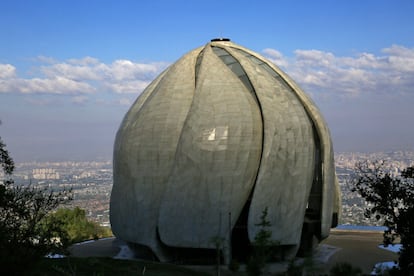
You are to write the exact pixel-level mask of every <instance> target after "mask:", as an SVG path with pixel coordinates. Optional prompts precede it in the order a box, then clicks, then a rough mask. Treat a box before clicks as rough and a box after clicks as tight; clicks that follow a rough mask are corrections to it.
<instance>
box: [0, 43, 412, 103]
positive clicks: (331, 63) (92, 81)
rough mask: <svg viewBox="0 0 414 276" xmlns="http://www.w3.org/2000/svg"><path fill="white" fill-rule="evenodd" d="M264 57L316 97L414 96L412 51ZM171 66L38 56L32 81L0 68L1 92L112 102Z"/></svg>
mask: <svg viewBox="0 0 414 276" xmlns="http://www.w3.org/2000/svg"><path fill="white" fill-rule="evenodd" d="M263 53H264V55H265V56H266V57H267V58H268V59H270V60H271V61H272V62H274V63H275V64H276V65H278V66H280V67H281V68H282V69H283V70H285V71H286V72H287V73H288V74H289V75H291V76H292V78H293V79H294V80H296V81H297V82H298V83H299V84H300V85H301V86H302V87H303V88H304V89H305V90H306V91H307V92H308V93H311V94H312V95H321V96H327V95H328V96H329V95H340V96H344V97H349V96H352V97H358V96H360V95H364V94H369V93H375V94H391V93H393V94H397V93H400V94H401V93H403V94H408V93H412V92H413V91H412V88H413V87H414V78H413V77H412V76H413V75H414V49H411V48H406V47H403V46H399V45H392V46H390V47H388V48H384V49H382V51H381V53H380V54H374V53H369V52H364V53H359V54H355V55H352V56H336V55H335V54H334V53H331V52H324V51H320V50H315V49H312V50H303V49H299V50H296V51H294V52H293V57H286V56H284V55H283V54H282V53H281V52H279V51H277V50H275V49H271V48H266V49H264V50H263ZM167 66H168V63H166V62H148V63H139V62H134V61H131V60H127V59H118V60H114V61H113V62H111V63H104V62H102V61H100V60H99V59H97V58H94V57H90V56H86V57H83V58H79V59H68V60H64V61H58V60H56V59H55V58H52V57H45V56H39V57H37V58H36V66H34V70H33V69H32V70H31V71H30V72H28V73H30V74H31V75H29V76H26V75H24V73H25V72H23V74H22V73H21V72H20V71H19V73H18V70H17V68H16V67H15V66H14V65H12V64H0V92H2V93H22V94H56V95H71V96H72V98H69V99H71V101H72V102H73V103H83V102H85V101H86V100H87V98H86V97H85V95H86V94H93V93H94V94H95V95H94V96H93V97H94V99H93V100H94V101H98V100H99V99H101V98H104V97H106V96H104V95H103V94H104V93H106V94H108V93H109V94H111V93H113V94H112V96H111V97H112V98H114V97H115V98H117V97H119V96H114V95H117V94H136V95H138V94H139V93H141V92H142V90H143V89H144V88H145V87H146V86H147V85H148V84H149V83H150V82H151V81H152V80H153V79H154V78H155V77H156V76H157V75H158V74H159V73H160V72H161V71H162V70H163V69H165V68H166V67H167ZM32 68H33V67H32ZM126 97H129V96H126ZM89 98H90V96H89ZM118 102H119V103H121V104H125V103H126V101H123V100H122V101H121V100H118Z"/></svg>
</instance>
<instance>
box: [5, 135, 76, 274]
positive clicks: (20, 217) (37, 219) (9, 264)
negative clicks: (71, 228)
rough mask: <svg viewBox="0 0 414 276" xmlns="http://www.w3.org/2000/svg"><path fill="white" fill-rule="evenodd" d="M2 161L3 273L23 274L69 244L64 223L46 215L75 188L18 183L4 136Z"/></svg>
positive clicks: (66, 198)
mask: <svg viewBox="0 0 414 276" xmlns="http://www.w3.org/2000/svg"><path fill="white" fill-rule="evenodd" d="M0 165H1V170H0V176H1V175H2V177H1V178H0V274H4V275H6V273H2V272H7V274H14V273H16V274H22V271H23V270H24V269H28V268H30V265H31V264H33V263H34V262H35V261H37V260H38V259H39V258H41V257H43V256H45V255H46V254H48V253H56V252H59V251H61V250H63V249H64V248H65V247H66V243H67V240H68V239H67V236H66V235H65V233H64V232H63V231H62V228H61V225H60V224H59V223H57V221H48V222H45V220H44V218H45V217H46V215H47V214H48V213H50V212H51V211H52V210H54V209H56V208H57V207H58V206H59V205H60V204H63V203H66V202H68V201H69V200H70V199H71V191H70V190H62V191H58V192H54V191H51V190H47V189H45V188H38V187H35V186H33V185H26V186H21V185H15V183H14V181H13V178H12V176H13V171H14V162H13V159H12V158H11V157H10V155H9V152H8V151H7V149H6V145H5V144H4V143H3V141H2V139H1V137H0Z"/></svg>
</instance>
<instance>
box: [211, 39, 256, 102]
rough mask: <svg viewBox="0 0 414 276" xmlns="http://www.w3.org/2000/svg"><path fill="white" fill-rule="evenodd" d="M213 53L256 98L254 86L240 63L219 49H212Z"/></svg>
mask: <svg viewBox="0 0 414 276" xmlns="http://www.w3.org/2000/svg"><path fill="white" fill-rule="evenodd" d="M212 49H213V52H214V53H215V54H216V55H217V56H218V57H219V58H220V59H221V60H222V61H223V62H224V64H226V65H227V67H229V68H230V70H231V71H233V73H234V74H235V75H236V76H237V77H238V78H239V79H240V80H241V82H242V83H243V84H244V86H246V88H247V89H248V90H249V91H250V92H251V93H252V94H253V95H254V96H255V98H256V94H255V92H254V89H253V86H252V84H251V82H250V80H249V77H248V76H247V74H246V72H245V71H244V69H243V67H242V66H241V65H240V63H239V62H238V61H237V60H236V59H235V58H234V57H233V56H232V55H230V54H229V53H228V52H227V51H226V50H224V49H222V48H219V47H214V46H213V47H212Z"/></svg>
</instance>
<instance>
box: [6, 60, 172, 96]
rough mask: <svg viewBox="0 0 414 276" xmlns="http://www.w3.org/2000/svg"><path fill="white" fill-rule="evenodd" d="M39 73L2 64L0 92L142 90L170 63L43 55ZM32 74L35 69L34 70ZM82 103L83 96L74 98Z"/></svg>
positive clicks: (67, 92)
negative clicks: (23, 72)
mask: <svg viewBox="0 0 414 276" xmlns="http://www.w3.org/2000/svg"><path fill="white" fill-rule="evenodd" d="M36 62H37V63H40V65H38V67H36V68H37V69H35V70H34V72H35V74H36V77H32V78H28V77H23V76H18V75H17V73H16V68H15V67H14V66H13V65H10V64H0V92H3V93H25V94H30V93H32V94H33V93H40V94H62V95H66V94H70V95H84V94H88V93H97V92H102V91H105V92H114V93H118V94H122V93H137V94H138V93H140V92H141V91H142V90H143V89H144V88H145V87H146V86H147V85H148V84H149V82H150V81H151V80H152V79H154V78H155V77H156V76H157V75H158V74H159V73H160V72H161V71H162V70H163V69H165V67H167V66H168V63H165V62H154V63H137V62H133V61H130V60H125V59H120V60H115V61H113V62H112V63H108V64H106V63H103V62H101V61H99V60H98V59H96V58H93V57H89V56H87V57H84V58H81V59H68V60H66V61H63V62H59V61H57V60H56V59H54V58H50V57H44V56H40V57H38V58H37V59H36ZM32 74H33V72H32ZM73 99H75V100H73V102H75V103H81V102H83V100H81V99H84V98H82V97H76V98H73Z"/></svg>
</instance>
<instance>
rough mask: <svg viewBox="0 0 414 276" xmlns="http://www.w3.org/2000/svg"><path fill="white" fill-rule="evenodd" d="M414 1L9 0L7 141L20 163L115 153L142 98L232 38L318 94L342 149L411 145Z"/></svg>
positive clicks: (4, 74) (3, 53) (1, 49)
mask: <svg viewBox="0 0 414 276" xmlns="http://www.w3.org/2000/svg"><path fill="white" fill-rule="evenodd" d="M413 14H414V1H410V0H408V1H398V0H394V1H391V0H390V1H381V0H376V1H371V0H365V1H353V0H348V1H333V0H332V1H317V0H314V1H261V0H259V1H242V0H239V1H225V0H221V1H215V0H213V1H196V0H195V1H183V0H182V1H159V0H155V1H153V0H152V1H105V0H96V1H94V0H88V1H76V0H71V1H66V0H61V1H55V0H52V1H44V0H38V1H34V0H33V1H20V0H11V1H8V0H2V1H0V26H1V28H0V41H1V43H0V120H1V121H2V125H1V126H0V136H1V137H2V139H3V140H4V141H5V142H6V143H7V145H8V148H9V150H10V151H11V154H12V156H14V157H15V159H16V161H28V160H69V159H71V160H79V159H95V158H98V157H102V158H111V154H112V144H113V140H114V136H115V133H116V130H117V128H118V126H119V124H120V122H121V120H122V118H123V116H124V114H125V113H126V111H127V110H128V108H129V107H130V105H131V104H132V102H133V101H134V100H135V99H136V97H137V96H138V95H139V94H140V93H141V91H142V90H143V89H144V88H145V86H146V85H147V84H148V83H149V82H150V81H151V80H152V79H153V78H154V77H155V76H157V75H158V74H159V73H160V72H161V71H162V70H163V69H165V68H166V67H167V66H168V65H169V64H171V63H173V62H174V61H176V60H177V59H179V58H180V57H181V56H182V55H183V54H185V53H186V52H188V51H190V50H192V49H194V48H196V47H199V46H201V45H204V44H205V43H207V42H209V40H210V39H211V38H214V37H221V36H223V37H229V38H231V39H232V41H233V42H235V43H237V44H240V45H242V46H245V47H247V48H249V49H252V50H254V51H256V52H258V53H260V54H262V55H264V56H266V57H267V58H269V59H270V60H272V61H273V62H274V63H275V64H277V65H278V66H280V67H281V68H282V69H283V70H284V71H286V72H287V73H288V74H289V75H291V76H292V77H293V78H294V79H295V81H296V82H298V83H299V85H300V86H302V88H304V90H305V91H306V92H307V93H309V94H310V95H311V97H312V98H313V99H314V101H315V102H316V103H317V105H318V106H319V108H320V109H321V111H322V113H323V114H324V116H325V118H326V120H327V122H328V124H329V127H330V129H331V133H332V137H333V143H334V147H335V150H336V151H379V150H400V149H402V150H405V149H408V150H412V149H413V147H414V129H413V128H412V127H411V126H412V119H411V118H412V117H413V113H414V112H413V111H412V106H413V104H414V97H413V96H414V95H413V94H414V91H413V88H414V16H413Z"/></svg>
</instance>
